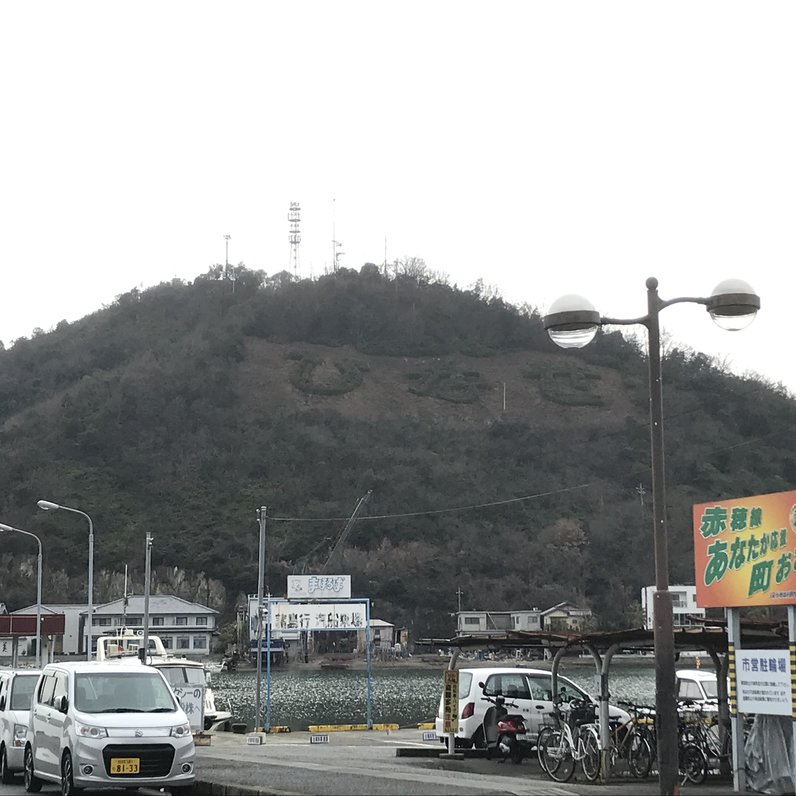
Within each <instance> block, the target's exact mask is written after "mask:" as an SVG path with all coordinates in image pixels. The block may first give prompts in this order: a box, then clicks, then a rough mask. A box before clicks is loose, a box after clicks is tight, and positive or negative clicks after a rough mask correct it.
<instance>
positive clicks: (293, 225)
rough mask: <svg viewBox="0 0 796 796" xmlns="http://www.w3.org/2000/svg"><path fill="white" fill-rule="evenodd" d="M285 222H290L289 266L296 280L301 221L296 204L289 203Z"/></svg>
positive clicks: (299, 208) (298, 206)
mask: <svg viewBox="0 0 796 796" xmlns="http://www.w3.org/2000/svg"><path fill="white" fill-rule="evenodd" d="M287 220H288V221H289V222H290V235H288V239H289V240H290V264H291V265H292V266H293V276H294V277H296V279H298V271H299V243H301V232H300V231H299V222H300V221H301V206H300V205H299V203H298V202H291V203H290V212H289V213H288V214H287Z"/></svg>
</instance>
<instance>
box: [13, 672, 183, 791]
mask: <svg viewBox="0 0 796 796" xmlns="http://www.w3.org/2000/svg"><path fill="white" fill-rule="evenodd" d="M24 773H25V790H26V791H27V792H28V793H35V792H37V791H39V790H40V789H41V786H42V783H43V782H45V781H46V782H57V783H59V784H60V786H61V793H62V794H64V795H65V796H67V795H68V794H72V793H75V792H76V791H77V790H79V789H81V788H107V787H120V788H167V789H168V790H169V791H170V792H171V793H172V794H176V793H186V792H191V791H192V790H193V783H194V742H193V735H192V733H191V727H190V725H189V723H188V717H187V716H186V715H185V712H184V711H183V710H182V708H181V707H180V705H179V703H178V702H177V700H176V698H175V696H174V693H173V692H172V690H171V688H170V687H169V684H168V683H167V682H166V679H165V678H164V677H163V675H162V674H161V673H160V672H159V671H158V670H157V669H155V668H153V667H150V666H143V665H141V664H140V663H137V662H136V663H117V662H113V663H103V662H97V661H81V662H79V663H50V664H47V665H46V666H45V667H44V668H43V669H42V672H41V675H40V677H39V680H38V682H37V685H36V689H35V692H34V694H33V701H32V705H31V708H30V719H29V721H28V735H27V742H26V745H25V756H24Z"/></svg>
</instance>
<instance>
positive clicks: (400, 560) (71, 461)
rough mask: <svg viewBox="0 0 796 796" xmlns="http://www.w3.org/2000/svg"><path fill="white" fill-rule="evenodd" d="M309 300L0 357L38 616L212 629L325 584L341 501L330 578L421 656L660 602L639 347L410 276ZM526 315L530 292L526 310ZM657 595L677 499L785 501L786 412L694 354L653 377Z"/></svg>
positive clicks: (241, 306)
mask: <svg viewBox="0 0 796 796" xmlns="http://www.w3.org/2000/svg"><path fill="white" fill-rule="evenodd" d="M403 266H404V267H403V268H400V267H399V268H396V269H395V273H394V274H391V275H390V276H389V277H387V276H385V275H384V274H382V273H381V272H380V270H379V269H378V268H376V267H375V266H371V265H366V266H364V267H363V268H362V269H361V271H359V272H356V271H352V270H348V269H340V270H339V271H338V272H336V273H334V274H329V275H326V276H324V277H322V278H320V279H317V280H314V281H312V280H301V281H297V280H294V279H293V278H291V277H290V275H289V274H287V273H284V272H282V273H280V274H276V275H275V276H272V277H267V276H266V275H265V274H264V273H262V272H253V271H250V270H247V269H246V268H245V267H242V266H239V267H238V268H235V269H231V270H226V269H222V268H220V267H217V268H214V269H211V270H210V271H209V272H208V273H207V274H204V275H202V276H200V277H198V278H197V279H196V280H195V281H194V282H193V284H185V283H183V282H181V281H174V282H171V283H168V284H161V285H159V286H157V287H155V288H151V289H149V290H145V291H141V292H139V291H137V290H133V291H131V292H130V293H127V294H125V295H122V296H120V297H118V299H117V301H116V302H114V304H113V305H112V306H110V307H107V308H104V309H103V310H101V311H99V312H96V313H94V314H93V315H90V316H88V317H86V318H83V319H82V320H80V321H78V322H76V323H73V324H68V323H66V322H62V323H60V324H59V325H58V326H57V327H56V328H55V329H54V330H53V331H51V332H48V333H44V332H37V333H35V334H34V336H33V337H32V338H31V339H21V340H18V341H16V342H15V343H14V345H13V346H10V347H8V348H7V349H5V350H0V445H2V467H0V521H1V522H4V523H6V524H9V525H14V526H16V527H20V528H23V529H26V530H30V531H33V532H34V533H37V534H39V535H40V536H41V538H42V542H43V546H44V570H45V577H44V581H45V586H44V599H45V601H48V602H56V601H73V600H82V599H85V589H86V575H85V573H86V552H87V544H86V528H87V526H86V524H85V523H84V522H82V519H81V518H80V517H79V516H76V515H73V514H68V513H66V512H47V513H45V512H41V511H39V510H38V509H37V508H36V502H37V500H39V499H40V498H45V499H48V500H52V501H55V502H59V503H63V504H64V505H68V506H72V507H76V508H79V509H81V510H83V511H85V512H87V513H89V514H90V516H91V517H92V519H93V522H94V527H95V539H96V541H95V572H96V575H95V586H96V591H97V593H96V595H95V602H100V601H104V600H109V599H115V598H118V597H120V596H121V595H122V590H123V575H122V573H123V571H124V567H125V565H129V567H130V571H131V573H132V575H133V578H134V581H135V582H137V583H138V584H139V585H138V588H139V590H140V583H141V581H142V579H143V562H144V540H145V533H146V531H150V532H151V533H152V534H153V536H154V545H153V549H152V560H153V566H155V567H156V574H157V581H156V582H157V586H158V588H161V589H162V590H164V591H172V592H174V593H177V594H180V595H181V596H185V597H189V598H191V599H197V600H202V601H206V602H209V603H210V604H211V605H213V607H215V608H217V609H219V610H221V611H222V613H223V614H224V615H225V616H226V617H229V616H231V614H232V611H233V609H234V606H235V604H236V602H237V600H238V599H239V598H240V596H241V595H243V594H245V593H247V592H254V591H256V589H257V560H258V526H257V522H256V509H257V508H258V507H259V506H266V507H267V514H268V520H267V526H266V528H267V585H268V587H269V588H270V590H271V592H272V593H274V594H277V595H279V594H284V589H285V576H286V575H287V574H290V573H300V572H305V573H311V572H315V571H319V568H320V567H321V566H322V565H323V563H324V562H325V560H326V558H327V556H328V554H329V551H330V549H331V547H332V545H333V544H334V542H335V540H336V539H337V538H338V537H339V535H340V533H341V531H342V530H343V528H344V527H345V525H346V522H347V520H348V517H349V516H350V515H351V513H352V511H353V510H354V507H355V506H356V504H357V502H358V500H359V498H361V497H362V496H363V495H364V494H365V493H366V492H367V491H368V490H372V496H371V498H370V500H369V501H368V503H367V505H366V507H365V509H364V510H363V512H362V514H361V515H360V517H359V519H358V520H357V522H356V524H355V525H354V526H353V529H352V531H351V533H350V535H349V536H348V538H347V540H346V544H345V547H344V549H343V559H342V565H341V566H340V567H339V570H340V571H343V572H345V573H350V574H351V575H352V583H353V591H354V593H355V594H356V595H357V596H369V597H370V598H371V599H372V600H373V603H374V608H373V613H374V615H375V616H378V617H380V618H383V619H387V620H389V621H392V622H395V623H396V624H398V625H406V626H407V627H409V628H410V632H411V633H412V635H413V636H414V637H415V638H417V637H419V636H424V635H434V636H446V635H450V634H451V633H452V627H453V625H452V620H451V618H450V613H451V612H453V611H455V610H456V608H457V603H458V596H457V589H459V588H461V590H462V598H461V599H462V605H463V607H466V608H482V609H488V610H506V609H521V608H529V607H533V606H538V607H541V608H545V607H548V606H550V605H553V604H554V603H556V602H559V601H561V600H564V599H572V600H575V601H576V602H578V603H582V604H586V605H589V606H591V607H592V608H593V610H594V611H595V613H596V615H597V616H598V618H599V621H600V623H601V624H602V625H603V626H605V627H612V626H618V625H622V624H624V623H626V622H627V621H628V619H629V617H631V616H635V612H634V610H633V607H632V604H633V603H634V602H637V601H638V599H639V589H640V588H641V587H642V586H643V585H647V584H650V583H652V582H653V579H654V578H653V553H652V519H651V486H650V470H649V459H650V456H649V425H648V387H647V371H646V362H645V354H644V352H643V350H642V348H640V347H639V346H638V345H637V344H635V343H633V342H631V341H628V340H627V339H625V338H624V337H623V336H622V335H620V334H619V333H618V332H602V333H600V334H599V335H598V338H597V340H596V341H595V342H594V343H593V344H592V345H591V346H589V347H587V348H586V349H583V350H580V351H577V352H573V351H568V352H565V351H562V350H560V349H558V348H556V347H555V346H554V345H553V344H552V343H551V342H550V341H549V339H548V338H547V335H546V334H545V332H544V329H543V328H542V322H541V318H540V315H539V313H538V312H537V311H536V310H534V309H531V308H530V307H527V306H526V307H523V308H517V307H512V306H509V305H507V304H506V303H504V302H503V301H502V300H501V299H500V298H499V297H497V296H494V295H489V294H487V293H486V291H484V290H483V289H482V287H481V286H480V285H479V286H477V287H476V288H475V289H472V290H459V289H457V288H454V287H451V286H449V285H447V284H445V282H444V281H441V280H437V279H435V278H433V277H431V276H430V275H429V274H428V272H427V271H426V270H425V269H424V268H423V266H422V263H418V262H407V263H404V264H403ZM531 298H532V297H531ZM663 367H664V412H665V416H666V419H665V439H666V474H667V487H668V509H669V536H670V550H671V561H670V569H671V579H672V582H693V564H692V549H693V548H692V543H691V533H692V531H691V517H690V511H691V506H692V504H693V503H698V502H705V501H709V500H712V499H721V498H727V497H734V496H742V495H754V494H763V493H767V492H778V491H782V490H787V489H793V488H796V455H795V454H794V451H795V450H796V446H794V432H793V429H794V427H795V426H796V403H795V402H794V400H793V398H792V397H791V396H789V395H788V394H787V393H786V391H785V390H784V389H783V388H781V387H779V386H775V385H772V384H769V383H766V382H765V381H763V380H760V379H758V378H754V377H745V378H741V377H738V376H736V375H732V374H729V373H727V372H724V371H723V370H722V369H721V368H720V367H719V366H717V365H716V364H715V363H713V362H711V360H710V359H709V358H707V357H706V356H704V355H702V354H698V353H694V352H691V351H687V350H682V349H679V348H669V349H668V350H667V351H666V352H665V357H664V365H663ZM30 547H31V545H30V540H29V539H25V538H23V537H21V536H19V535H13V534H4V535H2V537H0V567H2V572H3V576H2V581H0V584H1V586H2V588H0V599H3V600H4V601H5V602H6V603H7V604H8V605H9V607H10V608H16V607H20V606H22V605H26V604H30V603H32V602H33V601H34V599H35V589H34V587H33V583H35V577H34V574H35V573H34V570H35V555H34V554H35V551H31V550H30Z"/></svg>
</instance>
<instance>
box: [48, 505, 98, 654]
mask: <svg viewBox="0 0 796 796" xmlns="http://www.w3.org/2000/svg"><path fill="white" fill-rule="evenodd" d="M36 505H37V506H38V507H39V508H40V509H43V510H44V511H55V510H56V509H63V510H64V511H71V512H73V513H74V514H80V515H81V516H83V517H85V518H86V519H87V520H88V649H87V650H86V660H87V661H90V660H91V648H92V642H93V632H92V631H93V629H94V615H93V614H94V523H93V522H92V521H91V517H89V516H88V514H86V512H85V511H80V509H73V508H70V507H69V506H62V505H60V504H58V503H52V502H51V501H49V500H40V501H39V502H38V503H37V504H36Z"/></svg>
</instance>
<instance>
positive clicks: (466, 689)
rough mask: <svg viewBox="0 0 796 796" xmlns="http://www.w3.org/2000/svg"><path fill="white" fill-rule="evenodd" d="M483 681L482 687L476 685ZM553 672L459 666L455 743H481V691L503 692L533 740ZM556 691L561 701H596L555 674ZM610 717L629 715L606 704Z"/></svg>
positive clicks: (549, 701)
mask: <svg viewBox="0 0 796 796" xmlns="http://www.w3.org/2000/svg"><path fill="white" fill-rule="evenodd" d="M479 683H483V684H484V689H483V691H482V690H481V687H480V686H479V685H478V684H479ZM552 689H553V676H552V674H551V672H550V671H549V670H547V669H527V668H524V667H518V666H511V667H509V666H503V667H494V668H490V667H483V668H475V669H459V729H458V731H457V732H456V739H455V743H456V746H458V747H464V748H469V747H475V748H483V747H484V745H485V744H484V731H483V727H482V725H483V721H484V714H485V713H486V711H487V708H489V706H490V703H489V702H488V701H487V700H485V699H484V696H485V695H488V696H497V695H498V694H501V695H503V696H504V697H505V698H506V701H507V703H512V702H513V703H514V704H515V705H516V706H517V707H516V708H514V707H511V706H510V705H508V704H507V705H506V707H507V708H508V710H509V712H510V713H521V714H522V717H523V718H524V719H525V726H526V728H527V730H528V740H529V742H530V743H531V744H533V745H535V744H536V737H537V735H538V734H539V730H540V729H541V728H542V725H543V724H546V723H549V721H550V716H549V714H551V713H552V712H553V692H552ZM558 691H559V694H560V695H561V697H562V698H563V700H564V701H569V700H571V699H585V700H586V701H588V702H591V703H593V704H595V705H596V704H597V703H596V700H594V699H593V698H592V697H591V696H589V694H587V693H586V691H584V690H583V689H582V688H581V687H580V686H578V685H576V684H575V683H573V682H572V680H570V679H569V678H567V677H563V676H562V675H559V676H558ZM443 701H444V694H443V696H442V697H440V702H439V710H438V712H437V719H436V730H437V737H438V738H439V739H440V741H442V742H443V743H444V742H446V741H447V738H448V736H447V735H445V734H443V731H442V730H443V720H442V715H443V714H442V711H443ZM609 715H610V717H611V718H612V719H618V720H620V721H627V720H628V719H629V718H630V716H629V715H628V714H627V713H626V712H625V711H624V710H622V709H621V708H617V707H614V706H613V705H610V706H609Z"/></svg>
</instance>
